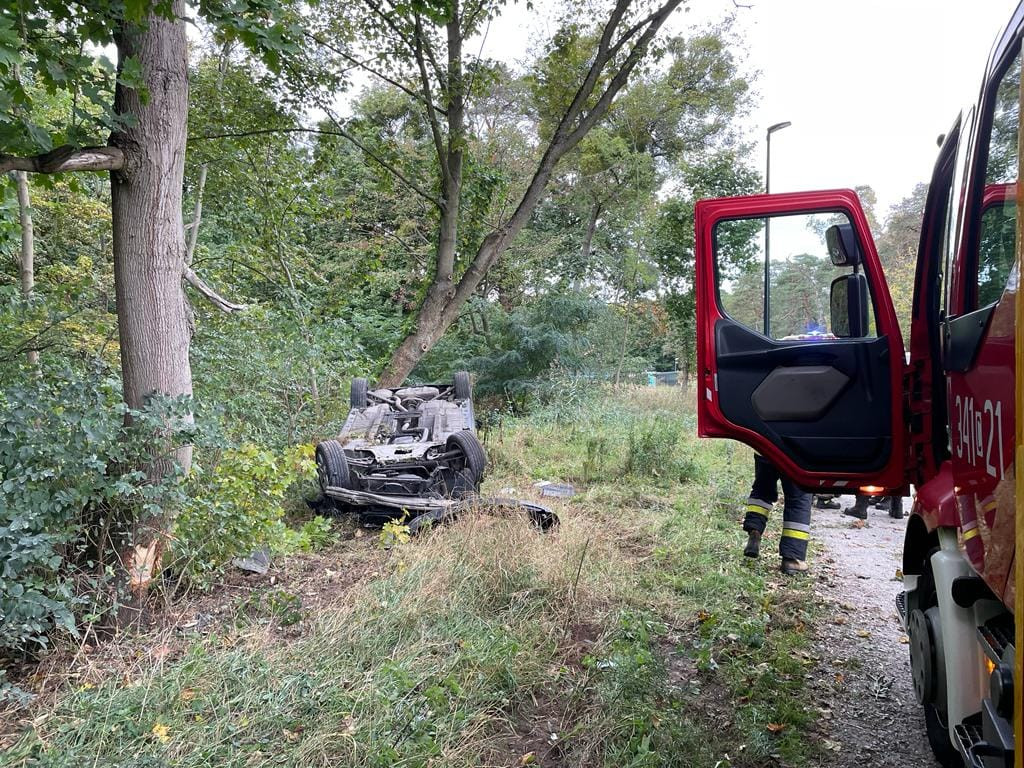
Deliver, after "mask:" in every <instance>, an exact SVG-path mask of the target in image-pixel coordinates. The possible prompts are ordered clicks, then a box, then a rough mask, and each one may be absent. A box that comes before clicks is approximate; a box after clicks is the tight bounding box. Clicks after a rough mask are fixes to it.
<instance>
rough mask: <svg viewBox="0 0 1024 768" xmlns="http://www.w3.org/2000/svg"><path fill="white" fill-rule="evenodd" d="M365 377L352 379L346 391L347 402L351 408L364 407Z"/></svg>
mask: <svg viewBox="0 0 1024 768" xmlns="http://www.w3.org/2000/svg"><path fill="white" fill-rule="evenodd" d="M366 390H367V382H366V379H352V385H351V387H350V388H349V392H348V402H349V405H351V406H352V407H353V408H365V407H366Z"/></svg>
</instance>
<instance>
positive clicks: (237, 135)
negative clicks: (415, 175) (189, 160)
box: [189, 103, 441, 207]
mask: <svg viewBox="0 0 1024 768" xmlns="http://www.w3.org/2000/svg"><path fill="white" fill-rule="evenodd" d="M318 106H320V107H321V109H322V108H323V104H322V103H318ZM324 111H325V112H327V110H326V109H325V110H324ZM327 117H328V118H329V119H330V121H331V122H332V123H334V125H335V127H336V128H337V130H334V131H325V130H323V129H322V128H260V129H257V130H254V131H230V132H227V133H210V134H206V135H204V136H190V137H189V141H207V140H210V139H241V138H245V137H246V136H262V135H265V134H268V133H318V134H321V135H323V136H340V137H341V138H343V139H347V140H348V141H350V142H352V143H353V144H355V145H356V146H357V147H358V148H359V149H360V150H361V151H362V152H363V154H365V155H366V156H367V157H369V158H370V159H371V160H373V161H374V162H375V163H377V164H378V165H380V166H381V167H382V168H383V169H384V170H386V171H387V172H388V173H391V174H394V176H395V177H396V178H397V179H398V180H399V181H401V182H402V183H403V184H405V185H406V186H407V187H409V189H411V190H412V191H413V192H415V193H416V194H417V195H419V196H420V197H422V198H423V199H424V200H426V201H427V202H429V203H433V204H434V205H435V206H437V207H440V206H441V201H440V200H438V199H437V198H436V197H434V196H433V195H431V194H430V193H428V192H425V191H424V190H423V189H422V188H420V187H419V186H418V185H416V184H415V183H413V182H412V181H410V180H409V178H408V177H407V176H405V175H404V174H403V173H402V172H401V171H399V170H398V169H397V168H395V167H394V165H392V164H391V163H389V162H388V161H387V160H385V159H384V158H382V157H381V156H380V155H378V154H377V153H375V152H374V151H373V150H372V149H370V148H369V147H367V146H366V145H365V144H363V143H362V142H361V141H360V140H359V139H357V138H356V137H355V136H353V135H352V134H351V133H349V132H348V131H346V130H345V129H344V128H343V127H342V126H341V124H340V123H339V122H338V120H337V118H335V117H334V115H332V114H331V113H330V112H327Z"/></svg>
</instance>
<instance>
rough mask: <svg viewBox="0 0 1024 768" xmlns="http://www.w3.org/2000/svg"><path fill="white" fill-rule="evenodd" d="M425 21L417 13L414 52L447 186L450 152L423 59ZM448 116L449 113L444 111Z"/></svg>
mask: <svg viewBox="0 0 1024 768" xmlns="http://www.w3.org/2000/svg"><path fill="white" fill-rule="evenodd" d="M422 37H423V23H422V22H421V21H420V15H419V14H418V13H417V14H416V31H415V36H414V40H415V41H416V47H415V49H414V51H413V53H414V54H415V56H416V66H417V67H418V68H419V71H420V85H421V86H422V88H423V100H424V101H425V103H426V105H427V122H428V123H429V124H430V135H431V137H433V139H434V150H435V151H436V152H437V162H438V165H440V166H441V173H442V174H444V179H445V187H446V188H447V186H448V182H449V181H451V179H450V178H449V173H448V153H447V152H445V148H444V139H443V138H442V137H441V126H440V124H439V123H438V120H437V114H436V113H435V112H434V97H433V95H432V93H431V91H430V77H429V76H428V75H427V64H426V62H425V61H424V60H423V40H422ZM444 114H445V115H446V116H448V113H447V112H445V113H444Z"/></svg>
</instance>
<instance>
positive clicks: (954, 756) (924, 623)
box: [907, 562, 963, 768]
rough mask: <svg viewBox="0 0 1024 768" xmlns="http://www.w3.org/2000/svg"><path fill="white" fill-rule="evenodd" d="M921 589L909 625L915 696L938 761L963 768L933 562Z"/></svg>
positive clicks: (947, 766)
mask: <svg viewBox="0 0 1024 768" xmlns="http://www.w3.org/2000/svg"><path fill="white" fill-rule="evenodd" d="M917 589H918V593H919V594H920V601H919V603H918V605H919V607H918V608H916V609H915V610H914V611H912V612H911V614H910V616H909V617H908V622H907V623H908V625H909V626H908V629H909V630H910V631H909V635H910V673H911V675H912V676H913V683H914V694H915V695H916V696H917V700H918V701H919V702H920V703H921V705H922V706H923V707H924V724H925V731H926V732H927V735H928V744H929V746H931V748H932V753H933V754H934V755H935V759H936V760H937V761H938V763H939V765H941V766H942V768H963V760H962V759H961V758H960V753H959V752H957V750H956V749H955V748H954V747H953V744H952V742H951V741H950V740H949V725H948V722H949V721H948V719H947V717H946V681H945V679H944V678H945V674H946V670H945V656H944V653H943V648H942V627H941V626H940V620H941V619H940V615H939V600H938V595H937V594H936V592H935V578H934V577H933V576H932V568H931V563H930V562H929V563H926V564H925V567H924V572H923V573H922V574H921V576H920V578H919V579H918V587H917Z"/></svg>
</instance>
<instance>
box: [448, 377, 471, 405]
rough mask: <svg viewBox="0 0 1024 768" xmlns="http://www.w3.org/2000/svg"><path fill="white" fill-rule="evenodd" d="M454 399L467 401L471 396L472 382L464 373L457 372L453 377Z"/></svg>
mask: <svg viewBox="0 0 1024 768" xmlns="http://www.w3.org/2000/svg"><path fill="white" fill-rule="evenodd" d="M453 383H454V387H453V389H454V390H455V399H456V400H469V399H470V398H471V397H472V396H473V382H472V380H471V379H470V378H469V373H468V372H466V371H458V372H457V373H456V374H455V376H454V382H453Z"/></svg>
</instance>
